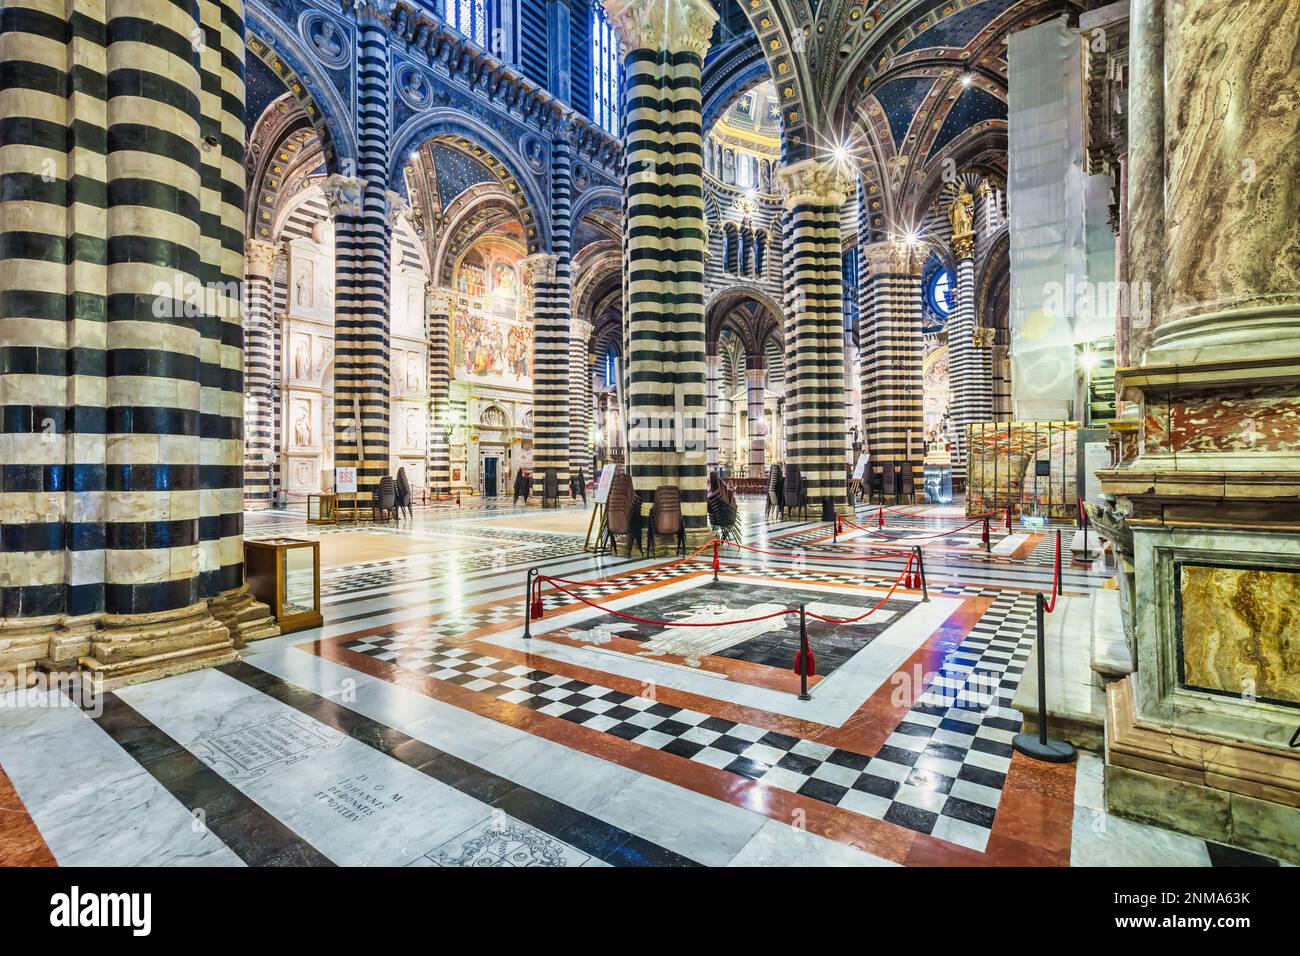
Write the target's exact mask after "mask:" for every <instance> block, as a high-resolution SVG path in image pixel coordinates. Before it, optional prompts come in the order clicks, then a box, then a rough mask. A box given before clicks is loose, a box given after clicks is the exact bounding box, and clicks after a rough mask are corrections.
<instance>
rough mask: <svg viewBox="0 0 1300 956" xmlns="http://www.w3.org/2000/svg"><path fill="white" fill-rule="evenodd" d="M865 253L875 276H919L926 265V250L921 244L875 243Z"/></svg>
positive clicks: (896, 241)
mask: <svg viewBox="0 0 1300 956" xmlns="http://www.w3.org/2000/svg"><path fill="white" fill-rule="evenodd" d="M863 251H864V253H865V254H866V257H867V265H868V266H870V268H871V273H872V274H873V275H881V274H883V275H913V276H919V275H920V274H921V267H922V266H923V265H924V264H925V257H926V248H925V246H923V245H921V244H920V243H912V242H902V241H900V240H889V241H886V242H877V243H873V244H872V245H869V246H866V247H864V249H863Z"/></svg>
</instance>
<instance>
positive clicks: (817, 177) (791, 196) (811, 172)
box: [777, 159, 850, 209]
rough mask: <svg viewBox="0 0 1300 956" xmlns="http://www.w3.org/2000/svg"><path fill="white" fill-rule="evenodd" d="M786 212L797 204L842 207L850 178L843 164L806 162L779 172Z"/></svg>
mask: <svg viewBox="0 0 1300 956" xmlns="http://www.w3.org/2000/svg"><path fill="white" fill-rule="evenodd" d="M777 182H778V183H780V186H781V197H782V199H783V200H784V201H785V208H786V209H793V208H794V207H795V206H797V205H801V204H802V205H813V206H833V207H835V208H839V207H840V206H842V205H844V200H845V199H847V198H848V195H849V188H850V187H849V178H848V176H847V175H846V174H845V172H844V168H843V166H842V165H841V164H840V163H836V162H829V163H828V162H822V161H820V160H816V159H805V160H804V161H803V162H800V163H795V164H794V165H793V166H785V167H783V168H782V169H780V170H779V171H778V172H777Z"/></svg>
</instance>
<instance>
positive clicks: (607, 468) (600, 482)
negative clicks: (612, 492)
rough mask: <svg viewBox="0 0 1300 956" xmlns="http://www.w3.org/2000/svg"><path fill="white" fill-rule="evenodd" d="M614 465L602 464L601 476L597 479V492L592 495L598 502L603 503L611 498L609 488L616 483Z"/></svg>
mask: <svg viewBox="0 0 1300 956" xmlns="http://www.w3.org/2000/svg"><path fill="white" fill-rule="evenodd" d="M614 470H615V466H614V465H602V466H601V469H600V478H599V479H597V481H596V492H595V494H594V495H593V496H592V497H593V499H594V500H595V502H596V503H597V504H601V505H603V504H604V503H605V502H606V501H608V500H609V489H610V486H611V485H613V484H614Z"/></svg>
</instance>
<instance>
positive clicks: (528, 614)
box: [524, 568, 541, 640]
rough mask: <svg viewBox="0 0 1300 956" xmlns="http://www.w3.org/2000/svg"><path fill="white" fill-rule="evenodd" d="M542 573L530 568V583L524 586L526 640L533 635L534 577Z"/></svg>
mask: <svg viewBox="0 0 1300 956" xmlns="http://www.w3.org/2000/svg"><path fill="white" fill-rule="evenodd" d="M540 573H541V572H540V571H538V570H537V569H536V568H529V569H528V583H527V585H526V586H525V587H524V640H528V639H529V638H531V637H532V636H533V578H534V577H535V576H536V575H538V574H540Z"/></svg>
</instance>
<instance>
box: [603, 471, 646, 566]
mask: <svg viewBox="0 0 1300 956" xmlns="http://www.w3.org/2000/svg"><path fill="white" fill-rule="evenodd" d="M605 533H606V534H607V535H608V536H609V548H610V550H611V551H614V552H617V551H618V537H617V536H618V535H620V534H621V535H626V537H627V556H628V557H629V558H630V557H631V556H632V542H633V541H638V543H639V539H640V537H641V498H640V497H639V496H638V495H637V493H636V489H635V488H634V487H633V486H632V476H631V475H629V474H628V473H627V472H619V473H618V474H617V475H615V476H614V481H613V482H612V483H611V484H610V486H609V498H607V499H606V501H605ZM643 550H644V549H643Z"/></svg>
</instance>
